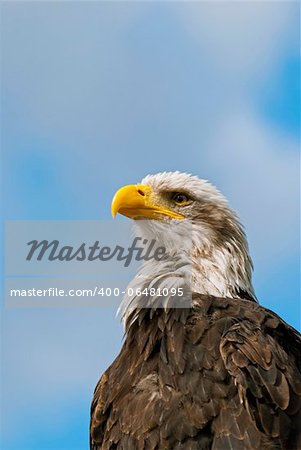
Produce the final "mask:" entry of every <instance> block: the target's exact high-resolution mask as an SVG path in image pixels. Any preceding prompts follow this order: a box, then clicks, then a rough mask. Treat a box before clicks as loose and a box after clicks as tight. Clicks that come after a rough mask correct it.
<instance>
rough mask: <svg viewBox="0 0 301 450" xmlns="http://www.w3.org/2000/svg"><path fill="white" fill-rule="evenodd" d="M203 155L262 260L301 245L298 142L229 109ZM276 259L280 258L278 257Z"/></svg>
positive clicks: (253, 117)
mask: <svg viewBox="0 0 301 450" xmlns="http://www.w3.org/2000/svg"><path fill="white" fill-rule="evenodd" d="M205 160H206V163H207V164H208V167H209V170H210V171H211V173H212V175H213V176H214V178H216V179H219V180H221V182H222V183H223V186H221V188H222V189H223V191H224V192H225V193H226V194H227V196H228V198H229V199H231V203H232V205H233V207H234V208H235V209H236V210H238V211H239V213H240V216H241V217H242V220H243V222H244V223H245V225H246V226H247V231H248V234H249V237H250V239H251V241H252V242H254V246H253V251H254V252H255V253H256V256H257V257H258V258H259V259H260V260H261V261H263V262H266V261H269V262H270V263H273V258H275V257H277V256H279V255H282V257H283V256H285V255H289V254H291V253H292V252H295V251H296V250H298V242H299V241H298V239H299V200H300V199H299V153H298V142H297V141H296V140H294V139H293V138H291V137H290V136H288V135H284V134H281V133H280V132H278V131H277V130H276V129H275V128H272V127H270V126H268V125H267V124H265V123H264V122H263V121H262V120H259V118H258V117H256V115H255V114H252V111H251V109H250V108H249V109H242V110H236V111H230V112H229V114H228V116H224V117H223V119H222V120H221V122H220V123H219V124H217V126H216V128H215V132H214V135H212V138H211V140H209V142H207V146H206V151H205ZM275 262H276V261H275Z"/></svg>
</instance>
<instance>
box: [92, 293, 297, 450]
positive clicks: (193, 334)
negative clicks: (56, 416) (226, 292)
mask: <svg viewBox="0 0 301 450" xmlns="http://www.w3.org/2000/svg"><path fill="white" fill-rule="evenodd" d="M194 305H195V306H194V308H193V309H191V310H188V309H186V310H179V309H174V310H172V309H170V310H168V311H163V310H157V311H153V310H142V311H140V314H139V318H138V319H137V320H136V321H135V322H134V323H133V325H132V326H131V327H130V329H129V330H128V333H127V336H126V340H125V343H124V345H123V348H122V350H121V352H120V354H119V356H118V357H117V358H116V360H115V361H114V362H113V364H112V365H111V367H109V369H108V370H107V371H106V373H105V374H104V375H103V376H102V378H101V380H100V381H99V383H98V385H97V387H96V389H95V393H94V399H93V403H92V409H91V427H90V437H91V449H93V450H100V449H101V450H136V449H137V450H161V449H162V450H164V449H165V450H176V449H177V450H209V449H212V450H230V449H233V450H255V449H258V450H267V449H290V450H297V449H299V448H301V444H300V414H301V367H300V364H301V340H300V335H299V334H298V333H297V331H295V330H294V329H292V328H291V327H289V326H288V325H287V324H285V323H284V322H283V321H282V320H281V319H280V318H279V317H278V316H277V315H275V314H274V313H272V312H271V311H268V310H266V309H265V308H263V307H261V306H259V305H258V304H256V303H254V302H251V301H248V300H242V299H223V298H216V297H209V296H201V295H199V294H197V295H195V296H194Z"/></svg>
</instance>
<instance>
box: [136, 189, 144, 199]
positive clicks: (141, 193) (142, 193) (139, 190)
mask: <svg viewBox="0 0 301 450" xmlns="http://www.w3.org/2000/svg"><path fill="white" fill-rule="evenodd" d="M137 192H138V194H140V195H142V197H145V193H144V192H143V191H142V190H141V189H138V191H137Z"/></svg>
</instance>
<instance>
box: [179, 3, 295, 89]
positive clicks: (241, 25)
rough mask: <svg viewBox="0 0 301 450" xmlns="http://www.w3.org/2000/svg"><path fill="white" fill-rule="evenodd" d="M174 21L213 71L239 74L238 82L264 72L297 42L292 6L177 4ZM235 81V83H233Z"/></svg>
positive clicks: (222, 74) (223, 73)
mask: <svg viewBox="0 0 301 450" xmlns="http://www.w3.org/2000/svg"><path fill="white" fill-rule="evenodd" d="M177 12H178V18H179V20H180V21H181V22H182V23H183V24H184V26H185V27H186V30H187V32H188V33H190V34H191V36H193V37H194V39H195V40H196V41H197V42H198V43H199V45H200V47H201V49H202V51H203V52H204V53H205V55H206V59H207V58H208V59H209V60H211V61H212V62H213V63H215V64H216V69H217V70H218V69H220V70H222V72H221V73H220V77H221V81H222V79H223V77H225V76H227V75H229V74H230V75H233V73H235V74H237V73H239V74H240V75H241V77H242V78H241V81H244V79H245V78H252V77H254V75H255V76H256V74H258V71H262V70H266V69H268V68H269V66H270V65H271V63H272V62H273V61H274V60H275V58H277V57H278V56H279V54H280V53H281V51H282V50H283V49H285V48H286V46H287V44H288V41H290V43H291V41H292V38H295V41H297V40H298V37H296V35H295V33H296V30H297V28H298V27H294V26H292V25H294V22H295V21H296V20H299V19H298V5H297V3H293V2H237V1H233V2H224V3H221V2H211V3H210V2H208V3H207V2H200V3H195V2H191V3H190V2H189V3H185V4H179V5H178V8H177ZM237 81H238V80H237V79H236V80H235V82H237Z"/></svg>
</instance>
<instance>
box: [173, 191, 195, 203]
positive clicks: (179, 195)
mask: <svg viewBox="0 0 301 450" xmlns="http://www.w3.org/2000/svg"><path fill="white" fill-rule="evenodd" d="M171 198H172V200H173V201H174V202H175V203H176V204H177V205H182V206H184V205H187V204H189V203H191V202H192V200H191V199H190V198H189V197H188V195H186V194H184V193H183V192H174V193H173V194H172V197H171Z"/></svg>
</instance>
